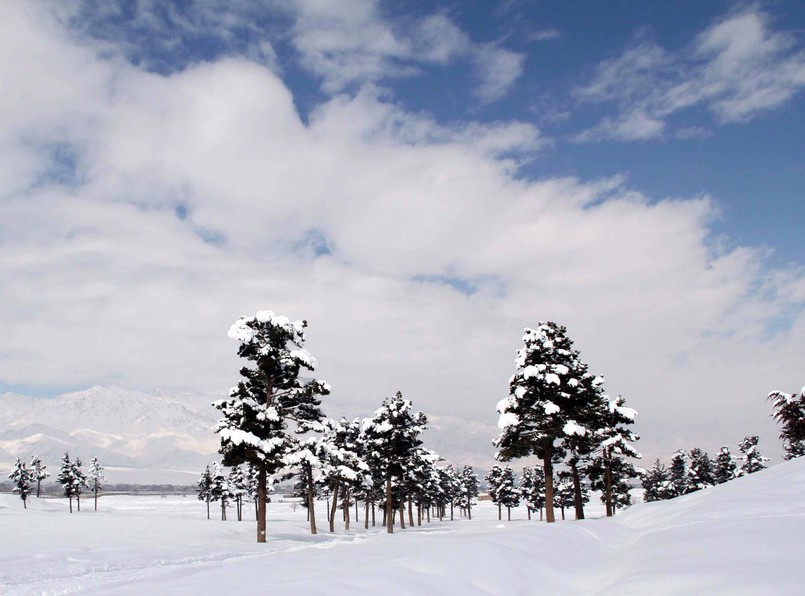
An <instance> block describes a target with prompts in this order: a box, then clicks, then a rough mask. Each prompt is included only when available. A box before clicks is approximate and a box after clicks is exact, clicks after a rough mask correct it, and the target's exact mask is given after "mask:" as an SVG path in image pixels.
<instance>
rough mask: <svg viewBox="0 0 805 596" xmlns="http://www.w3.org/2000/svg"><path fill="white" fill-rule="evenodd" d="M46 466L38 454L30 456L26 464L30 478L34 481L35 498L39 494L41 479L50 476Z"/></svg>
mask: <svg viewBox="0 0 805 596" xmlns="http://www.w3.org/2000/svg"><path fill="white" fill-rule="evenodd" d="M47 468H48V467H47V466H46V465H44V464H43V463H42V460H41V459H39V456H38V455H34V456H33V457H32V458H31V463H30V464H28V471H29V472H30V474H31V478H32V479H33V480H34V481H36V498H37V499H38V498H39V495H40V494H41V491H40V488H41V486H42V481H43V480H44V479H45V478H47V477H48V476H50V472H48V471H47Z"/></svg>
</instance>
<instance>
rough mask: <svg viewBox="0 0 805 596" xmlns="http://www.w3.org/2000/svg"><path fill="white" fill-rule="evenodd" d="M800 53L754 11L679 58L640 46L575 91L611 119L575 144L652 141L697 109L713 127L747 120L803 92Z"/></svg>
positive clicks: (803, 54)
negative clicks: (612, 112) (611, 108)
mask: <svg viewBox="0 0 805 596" xmlns="http://www.w3.org/2000/svg"><path fill="white" fill-rule="evenodd" d="M800 45H801V44H799V42H798V40H797V39H796V38H795V37H794V36H793V35H792V34H789V33H786V32H778V31H774V30H772V28H771V23H770V20H769V18H768V16H767V15H766V14H765V13H764V12H762V11H761V10H759V9H758V8H756V7H754V6H752V7H749V8H747V9H745V10H743V11H741V12H735V13H731V14H730V15H728V16H727V17H725V18H724V19H722V20H721V21H719V22H717V23H715V24H714V25H712V26H711V27H709V28H708V29H706V30H705V31H703V32H702V33H701V34H700V35H699V36H698V37H697V38H696V39H695V41H694V42H693V43H692V45H691V46H690V47H689V48H687V49H686V50H684V51H681V52H677V53H672V52H669V51H666V50H665V49H663V48H661V47H659V46H657V45H656V44H654V43H653V42H650V41H646V40H640V41H639V42H638V43H637V44H636V45H634V46H633V47H631V48H629V49H627V50H626V51H625V52H624V53H623V54H621V55H620V56H617V57H615V58H611V59H608V60H605V61H603V62H601V63H600V64H599V65H598V67H597V68H596V71H595V74H594V76H593V77H592V80H591V81H589V82H588V83H587V84H586V85H585V86H583V87H581V88H579V89H578V90H577V92H576V95H577V97H578V98H579V99H580V100H581V101H585V102H596V103H614V104H615V105H616V106H617V111H618V115H617V116H616V117H614V118H612V117H610V118H606V119H604V120H603V121H602V122H601V123H599V124H598V125H597V126H596V127H594V128H593V129H591V130H590V131H586V132H585V133H582V134H581V135H579V136H578V140H581V141H589V140H598V139H601V138H614V139H618V140H624V141H629V140H645V139H647V138H658V137H661V136H663V135H664V134H665V132H666V130H667V126H665V124H666V121H667V120H668V119H669V118H670V117H672V116H673V115H674V114H676V113H678V112H682V111H684V110H687V109H690V108H694V107H697V106H704V107H706V108H707V109H709V110H710V111H711V112H712V113H713V114H714V116H715V118H716V121H717V122H718V123H720V124H724V123H729V122H742V121H747V120H751V119H753V118H755V117H757V116H759V115H760V114H762V113H763V112H766V111H769V110H773V109H775V108H778V107H779V106H781V105H783V104H784V103H785V102H786V101H788V100H789V99H791V97H793V96H794V95H795V94H796V93H798V92H799V91H800V90H801V89H802V87H803V86H805V51H803V50H801V49H798V47H799V46H800Z"/></svg>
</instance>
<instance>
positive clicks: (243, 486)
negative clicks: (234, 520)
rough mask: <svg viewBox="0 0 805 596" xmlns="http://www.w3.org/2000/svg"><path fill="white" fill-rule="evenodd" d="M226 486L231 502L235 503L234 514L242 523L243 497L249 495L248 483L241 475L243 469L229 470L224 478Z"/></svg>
mask: <svg viewBox="0 0 805 596" xmlns="http://www.w3.org/2000/svg"><path fill="white" fill-rule="evenodd" d="M226 482H227V485H228V486H229V494H230V495H231V498H232V500H233V501H235V512H236V513H237V516H238V521H243V497H244V496H246V495H248V494H249V487H248V482H247V480H246V476H245V475H244V473H243V468H241V467H240V466H234V467H232V468H231V469H230V470H229V475H228V476H227V478H226Z"/></svg>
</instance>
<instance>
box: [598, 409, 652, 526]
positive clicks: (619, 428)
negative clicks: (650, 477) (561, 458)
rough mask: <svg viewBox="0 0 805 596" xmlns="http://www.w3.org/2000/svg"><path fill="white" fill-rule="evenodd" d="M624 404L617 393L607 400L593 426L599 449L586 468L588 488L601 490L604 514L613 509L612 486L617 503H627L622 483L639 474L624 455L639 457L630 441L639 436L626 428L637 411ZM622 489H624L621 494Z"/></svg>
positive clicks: (627, 499) (613, 510) (635, 439)
mask: <svg viewBox="0 0 805 596" xmlns="http://www.w3.org/2000/svg"><path fill="white" fill-rule="evenodd" d="M625 404H626V400H624V398H623V397H621V396H618V397H617V398H615V399H614V400H609V401H608V405H607V409H606V411H605V413H604V415H603V418H602V419H601V422H602V424H601V426H600V427H599V428H598V429H597V430H596V435H597V436H598V438H599V441H600V451H599V452H598V454H597V455H596V457H595V458H593V461H592V463H591V465H590V466H589V467H588V470H587V471H588V474H589V476H590V480H591V483H592V488H593V489H595V490H600V491H601V493H602V494H601V499H602V501H603V502H604V504H605V505H606V512H607V517H609V516H612V515H614V513H615V505H616V502H615V501H616V498H615V496H614V494H615V492H616V489H617V492H618V494H619V495H620V496H619V497H618V499H617V501H618V502H619V503H620V504H621V505H623V504H628V503H629V502H630V500H629V496H628V489H624V485H627V483H628V481H629V479H631V478H637V477H639V475H640V474H639V472H638V471H637V468H636V467H635V466H634V465H633V464H632V463H630V462H628V461H626V459H625V458H626V457H631V458H635V459H639V458H640V457H641V455H640V453H639V452H638V451H637V450H636V449H635V448H634V447H632V445H631V444H632V443H633V442H635V441H637V440H639V439H640V437H639V436H638V435H637V434H635V433H634V432H633V431H632V430H631V429H629V428H627V425H629V424H633V423H634V420H635V417H636V416H637V412H636V411H635V410H633V409H632V408H629V407H626V405H625ZM616 485H617V487H616ZM624 490H626V495H625V496H624V495H623V493H624Z"/></svg>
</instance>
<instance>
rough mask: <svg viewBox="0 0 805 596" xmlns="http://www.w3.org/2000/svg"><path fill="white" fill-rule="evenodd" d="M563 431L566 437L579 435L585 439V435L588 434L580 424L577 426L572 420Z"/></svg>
mask: <svg viewBox="0 0 805 596" xmlns="http://www.w3.org/2000/svg"><path fill="white" fill-rule="evenodd" d="M562 430H563V431H564V433H565V434H566V435H579V436H580V437H583V436H584V435H586V434H587V429H586V428H584V427H583V426H581V425H579V424H576V423H575V422H573V421H572V420H568V421H567V423H566V424H565V426H564V428H563V429H562Z"/></svg>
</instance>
